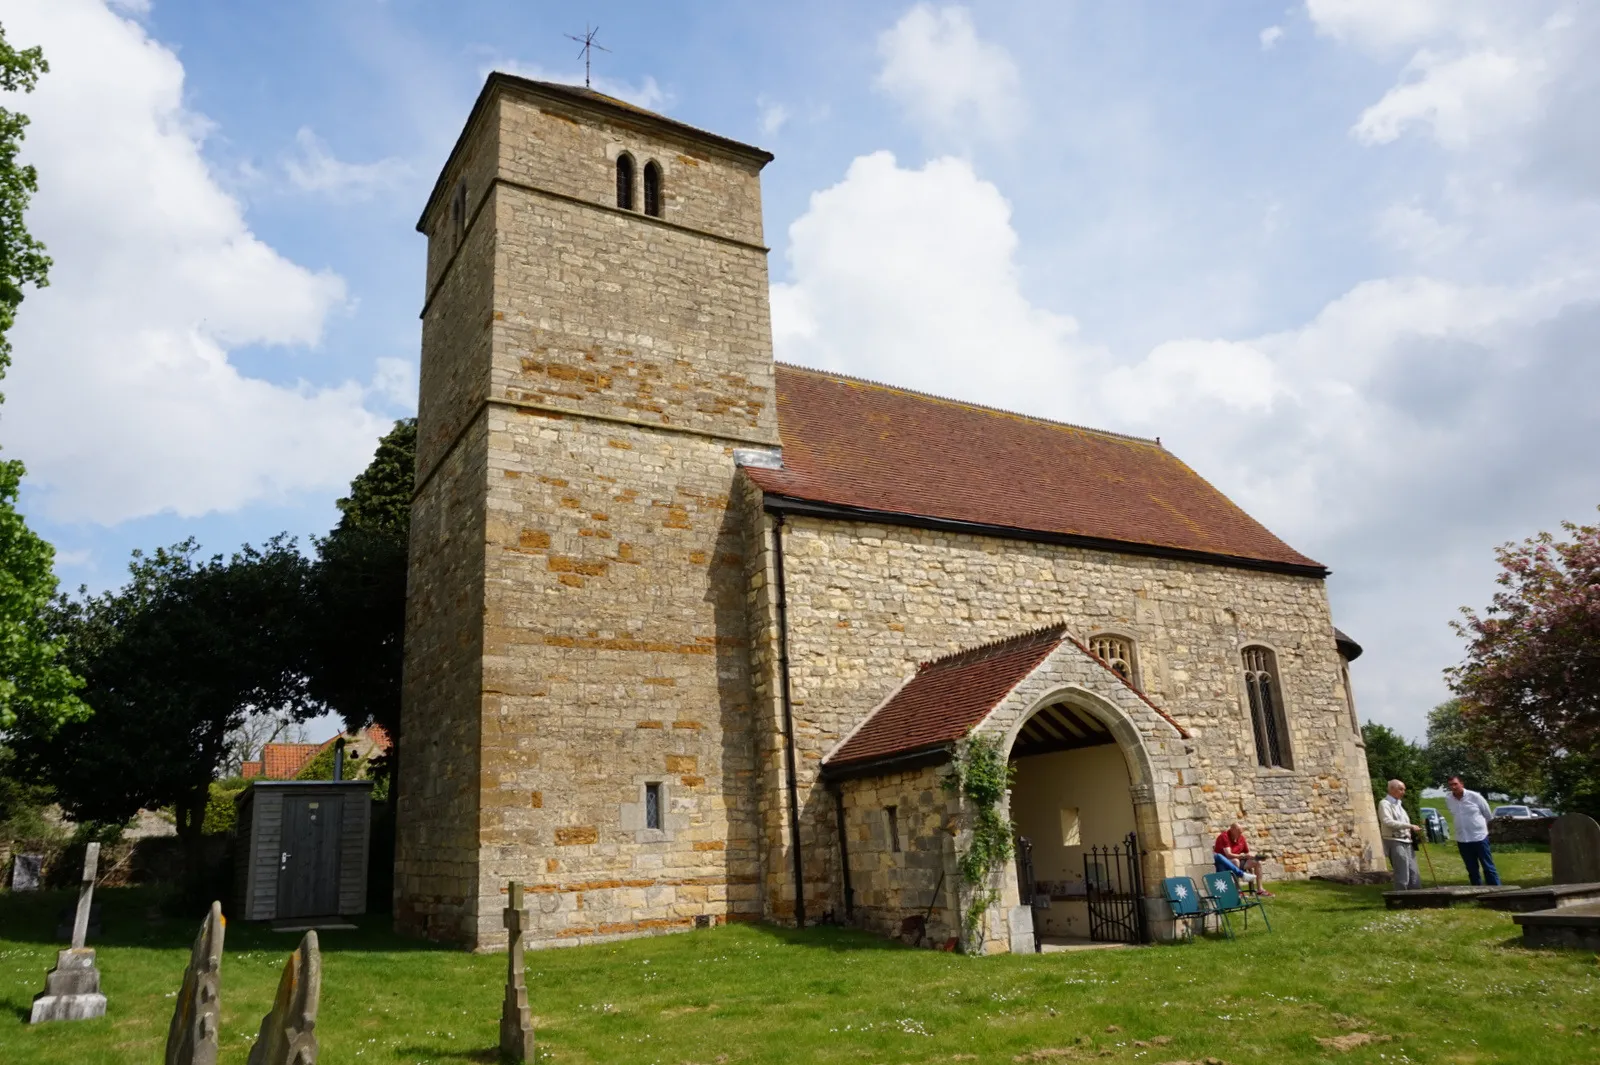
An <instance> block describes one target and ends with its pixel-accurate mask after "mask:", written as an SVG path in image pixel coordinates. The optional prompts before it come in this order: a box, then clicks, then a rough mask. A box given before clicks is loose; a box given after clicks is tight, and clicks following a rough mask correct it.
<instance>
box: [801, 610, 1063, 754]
mask: <svg viewBox="0 0 1600 1065" xmlns="http://www.w3.org/2000/svg"><path fill="white" fill-rule="evenodd" d="M1066 639H1067V628H1066V626H1065V625H1052V626H1050V627H1049V628H1044V629H1038V630H1035V631H1034V632H1027V633H1023V634H1022V635H1021V636H1013V637H1011V638H1010V639H1007V640H1000V641H998V642H996V643H989V644H984V645H983V646H981V647H974V648H971V649H969V650H965V651H957V652H956V653H955V654H953V655H947V656H945V657H944V658H936V659H934V660H933V661H932V662H924V663H922V665H921V666H919V667H918V669H917V672H916V675H915V676H913V677H912V678H911V679H910V680H908V681H906V682H905V683H904V684H902V685H901V686H900V688H899V690H897V691H896V692H895V693H894V694H893V695H891V696H890V697H889V701H888V702H886V703H884V704H883V705H882V706H880V707H878V709H877V710H875V711H874V712H873V714H872V716H871V717H869V718H868V719H867V721H866V723H865V724H864V725H862V726H861V728H860V729H858V730H857V731H856V733H855V735H853V736H851V737H849V738H848V739H846V740H845V741H844V743H843V744H841V745H840V746H839V748H838V749H837V750H836V751H834V752H833V753H832V754H830V755H829V756H828V759H827V761H828V765H829V767H830V768H833V767H837V766H840V765H843V764H845V763H848V762H869V761H873V760H875V759H879V758H887V757H889V756H890V755H895V754H909V753H911V752H913V751H919V750H923V749H926V748H929V747H937V746H939V745H941V744H945V743H951V742H953V741H955V740H959V739H960V738H961V737H963V736H965V735H966V734H967V733H968V732H970V731H971V730H972V727H973V726H974V725H976V724H977V723H978V722H980V721H982V720H983V719H984V717H985V716H986V715H987V714H988V713H989V711H991V710H993V709H994V708H995V707H996V706H998V705H1000V701H1001V700H1002V699H1004V698H1005V697H1006V695H1007V694H1009V693H1010V691H1011V689H1012V688H1015V687H1016V686H1017V685H1018V684H1020V683H1022V680H1023V678H1024V677H1026V676H1027V675H1028V674H1029V673H1032V672H1033V671H1034V670H1035V669H1037V668H1038V667H1039V663H1041V662H1043V661H1044V660H1045V658H1046V657H1048V656H1049V654H1050V652H1051V651H1054V650H1055V649H1056V648H1057V647H1060V646H1061V644H1062V642H1063V641H1064V640H1066Z"/></svg>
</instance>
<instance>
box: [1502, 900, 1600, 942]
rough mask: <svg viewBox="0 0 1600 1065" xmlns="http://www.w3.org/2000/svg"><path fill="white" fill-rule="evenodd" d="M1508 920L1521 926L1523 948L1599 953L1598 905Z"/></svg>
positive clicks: (1540, 912) (1599, 911)
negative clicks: (1562, 948)
mask: <svg viewBox="0 0 1600 1065" xmlns="http://www.w3.org/2000/svg"><path fill="white" fill-rule="evenodd" d="M1511 919H1512V920H1513V921H1515V922H1517V924H1519V925H1521V926H1522V945H1523V946H1525V947H1570V948H1573V949H1575V950H1600V903H1595V902H1589V903H1585V904H1583V905H1582V906H1563V907H1561V908H1559V909H1554V910H1539V911H1537V912H1535V913H1519V914H1517V915H1516V916H1514V917H1512V918H1511Z"/></svg>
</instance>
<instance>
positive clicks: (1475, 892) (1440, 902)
mask: <svg viewBox="0 0 1600 1065" xmlns="http://www.w3.org/2000/svg"><path fill="white" fill-rule="evenodd" d="M1518 890H1520V888H1519V887H1518V885H1516V884H1501V885H1499V886H1497V887H1487V886H1483V887H1480V886H1478V885H1475V884H1447V885H1445V886H1444V887H1429V888H1411V889H1410V890H1408V891H1385V892H1384V893H1383V904H1384V905H1385V906H1387V907H1388V908H1389V909H1391V910H1443V909H1448V908H1450V907H1451V906H1456V905H1460V904H1461V903H1465V902H1473V901H1475V900H1477V899H1481V898H1483V897H1484V896H1486V895H1499V894H1503V893H1505V892H1507V891H1518Z"/></svg>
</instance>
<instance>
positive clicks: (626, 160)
mask: <svg viewBox="0 0 1600 1065" xmlns="http://www.w3.org/2000/svg"><path fill="white" fill-rule="evenodd" d="M617 206H618V207H620V208H622V209H623V210H624V211H631V210H633V156H631V155H619V156H617Z"/></svg>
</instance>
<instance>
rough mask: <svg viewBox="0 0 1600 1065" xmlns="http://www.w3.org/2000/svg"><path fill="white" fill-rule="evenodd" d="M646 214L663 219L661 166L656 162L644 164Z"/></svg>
mask: <svg viewBox="0 0 1600 1065" xmlns="http://www.w3.org/2000/svg"><path fill="white" fill-rule="evenodd" d="M644 213H645V214H647V215H650V216H652V217H654V218H660V217H661V166H660V165H659V164H658V163H656V162H655V161H654V160H651V161H650V162H648V163H646V164H644Z"/></svg>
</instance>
